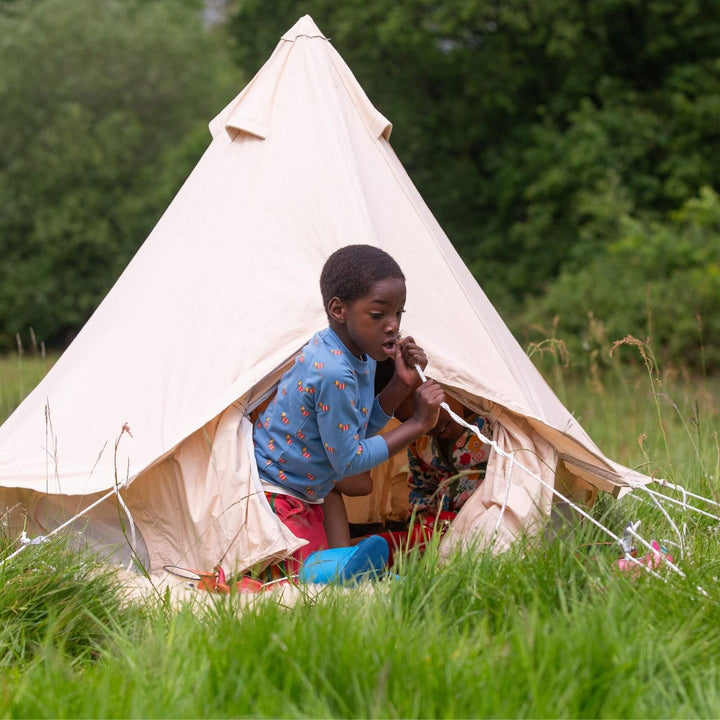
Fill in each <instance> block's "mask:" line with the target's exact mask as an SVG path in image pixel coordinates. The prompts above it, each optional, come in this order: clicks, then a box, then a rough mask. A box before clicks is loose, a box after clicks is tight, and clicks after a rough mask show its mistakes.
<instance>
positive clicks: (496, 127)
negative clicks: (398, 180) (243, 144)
mask: <svg viewBox="0 0 720 720" xmlns="http://www.w3.org/2000/svg"><path fill="white" fill-rule="evenodd" d="M306 12H307V13H310V14H311V15H312V17H313V19H314V20H315V21H316V22H317V24H318V25H319V27H320V29H321V30H323V32H325V33H326V34H327V35H328V36H329V37H331V39H332V42H333V43H334V45H335V46H336V47H337V49H338V50H339V51H340V52H341V54H342V55H343V56H344V57H345V59H346V60H347V62H348V63H349V65H350V66H351V67H352V68H353V70H354V72H355V73H356V75H357V76H358V79H359V80H360V82H361V84H362V85H363V86H364V87H365V89H366V91H367V92H368V95H369V96H370V98H371V100H372V101H373V102H374V103H375V104H376V105H377V106H378V108H379V109H380V110H381V112H383V113H384V114H385V115H387V116H388V117H389V118H390V119H391V120H392V121H393V123H394V125H395V128H394V132H393V136H392V142H393V145H394V146H395V149H396V151H397V152H398V155H399V156H400V158H401V159H402V160H403V162H404V164H405V166H406V167H407V169H408V171H409V173H410V175H411V177H412V178H413V180H414V181H415V183H416V184H417V186H418V188H419V190H420V192H421V193H422V195H423V197H424V198H425V200H426V201H427V202H428V204H429V205H430V207H431V209H432V210H433V212H434V213H435V215H436V216H437V217H438V220H439V221H440V223H441V224H442V226H443V227H444V228H445V230H446V232H447V233H448V235H449V237H450V239H451V240H452V242H453V243H454V244H455V246H456V247H457V249H458V250H459V251H460V252H461V254H462V255H463V257H464V258H465V260H466V262H468V263H469V265H470V266H471V268H472V269H473V271H474V273H475V275H476V276H477V278H478V280H479V281H480V283H481V284H482V285H483V287H484V288H485V289H486V290H487V291H488V294H489V295H490V297H491V298H492V299H493V300H495V302H496V304H497V305H498V306H499V308H500V310H501V311H502V312H504V313H505V314H506V315H507V314H508V313H509V312H510V311H511V310H513V309H517V308H518V307H519V305H520V303H521V302H522V301H524V300H525V299H526V296H528V295H531V296H534V295H537V294H538V293H541V292H542V291H543V290H544V289H545V288H546V287H547V286H548V285H549V284H551V283H552V282H553V280H554V279H555V278H556V277H557V276H558V274H559V273H560V272H561V271H562V270H563V268H565V267H575V268H580V267H582V266H583V265H584V264H585V263H586V262H587V260H588V258H591V257H594V256H595V255H596V253H598V252H601V253H602V252H604V251H605V248H606V246H607V245H609V244H611V243H613V242H614V241H615V240H616V239H618V237H619V234H620V233H621V232H622V229H621V219H622V217H623V216H624V215H625V214H627V213H628V212H630V213H632V214H633V215H634V216H636V217H637V218H639V219H641V220H642V221H643V222H645V221H646V220H647V221H650V220H652V219H653V218H654V219H658V220H660V219H662V218H663V216H664V214H665V213H667V212H668V211H669V210H671V209H672V208H674V207H678V206H679V205H680V204H682V203H683V202H684V201H685V200H687V199H689V198H691V197H693V196H694V195H696V194H697V192H698V191H699V188H700V187H701V186H703V185H710V186H713V185H715V184H716V183H717V178H718V173H719V171H720V153H717V152H715V151H714V150H717V146H718V142H719V141H720V125H719V124H718V122H717V118H718V116H719V115H718V112H717V111H718V110H719V109H720V106H719V103H720V5H718V3H716V2H711V1H710V0H694V1H693V2H687V3H680V4H678V3H677V2H675V1H674V0H654V1H653V2H646V1H645V0H607V1H605V2H597V3H589V2H586V1H585V0H543V2H537V1H536V0H518V1H517V2H513V3H507V2H500V1H499V0H482V1H479V2H478V1H477V0H444V2H442V3H439V2H430V1H429V0H397V2H394V3H391V4H388V3H385V2H379V1H378V0H364V2H345V3H337V2H334V1H333V0H279V1H278V2H273V3H267V2H263V1H262V0H236V2H235V5H234V13H233V15H232V18H231V23H230V31H231V33H232V34H233V36H234V37H235V39H236V49H235V53H236V57H237V59H238V61H239V63H240V64H241V66H242V67H243V68H244V69H245V70H246V71H247V72H249V73H252V72H255V70H257V68H258V67H259V66H260V64H261V63H262V62H263V60H264V59H265V58H266V57H267V55H268V53H269V52H270V51H271V50H272V48H273V47H274V45H275V44H276V43H277V41H278V38H279V36H280V34H281V33H282V32H283V31H284V30H285V28H286V27H289V26H290V25H292V23H294V22H295V21H296V20H297V18H298V17H299V16H300V15H302V14H304V13H306Z"/></svg>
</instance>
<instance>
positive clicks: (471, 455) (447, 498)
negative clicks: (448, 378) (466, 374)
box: [395, 395, 492, 524]
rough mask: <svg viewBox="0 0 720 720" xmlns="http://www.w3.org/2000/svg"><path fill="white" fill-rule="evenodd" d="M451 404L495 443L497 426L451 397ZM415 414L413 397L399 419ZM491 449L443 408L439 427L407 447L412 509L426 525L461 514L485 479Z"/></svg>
mask: <svg viewBox="0 0 720 720" xmlns="http://www.w3.org/2000/svg"><path fill="white" fill-rule="evenodd" d="M446 402H447V404H448V406H449V407H450V409H451V410H452V411H453V412H454V413H455V414H456V415H459V416H460V417H461V418H463V419H464V420H465V421H466V422H467V423H468V424H469V425H474V426H475V427H477V428H478V430H480V432H481V433H482V434H483V435H484V436H485V437H487V438H488V439H492V425H491V424H490V422H489V420H488V419H487V418H486V417H484V416H483V415H480V414H478V413H474V412H472V411H469V410H468V409H467V408H466V407H465V406H463V405H462V403H460V402H459V401H458V400H455V398H453V397H451V396H449V395H448V396H447V399H446ZM412 412H413V398H412V396H409V397H408V398H407V399H406V400H404V401H403V402H402V403H401V404H400V405H399V406H398V408H397V409H396V411H395V417H397V418H398V419H400V420H402V419H403V418H407V417H409V416H410V415H412ZM490 449H491V448H490V446H489V445H487V444H485V443H483V442H482V441H481V440H480V438H479V437H478V436H477V435H475V433H473V432H472V431H471V430H468V429H467V428H465V427H463V426H462V425H460V424H459V423H456V422H455V421H454V420H453V419H452V418H451V417H450V414H449V413H448V412H447V411H446V410H445V409H444V408H441V410H440V413H439V415H438V420H437V423H436V424H435V426H434V427H433V428H432V429H431V430H430V431H429V432H428V433H427V434H425V435H423V436H422V437H420V438H418V439H417V440H415V441H413V442H411V443H410V444H409V446H408V450H407V453H408V467H409V472H408V487H409V497H408V500H409V511H410V512H411V513H412V512H414V513H415V514H416V515H417V516H419V517H420V518H421V519H422V520H423V521H424V522H425V523H426V524H428V523H431V522H432V521H433V520H434V518H436V517H441V513H443V514H444V515H443V516H442V517H445V518H448V519H449V518H450V517H452V516H454V515H455V514H457V512H458V511H459V510H460V508H461V507H462V506H463V505H464V504H465V502H466V501H467V499H468V498H469V497H470V496H471V495H472V494H473V493H474V492H475V490H476V489H477V488H478V486H479V485H480V484H481V483H482V481H483V480H484V479H485V472H486V470H487V463H488V457H489V454H490ZM448 514H449V515H448Z"/></svg>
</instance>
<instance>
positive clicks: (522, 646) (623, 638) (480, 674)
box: [0, 348, 720, 718]
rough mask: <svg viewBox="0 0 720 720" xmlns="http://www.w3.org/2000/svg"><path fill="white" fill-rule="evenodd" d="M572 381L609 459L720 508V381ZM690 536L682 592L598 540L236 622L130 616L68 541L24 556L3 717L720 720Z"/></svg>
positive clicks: (462, 563) (1, 604) (220, 605)
mask: <svg viewBox="0 0 720 720" xmlns="http://www.w3.org/2000/svg"><path fill="white" fill-rule="evenodd" d="M630 349H631V348H630ZM626 350H629V349H628V348H626ZM623 352H624V351H623ZM8 362H10V364H12V363H11V361H8ZM5 367H6V366H5V365H3V364H0V373H2V372H4V370H5ZM551 375H552V374H551ZM4 377H5V376H3V378H4ZM561 379H562V385H561V391H562V399H563V400H564V401H565V402H566V404H567V405H568V406H569V407H571V408H573V409H574V410H575V411H576V414H577V416H578V419H579V420H580V422H581V423H582V424H583V426H584V427H585V428H586V429H587V430H588V431H589V432H590V434H591V435H592V437H593V438H594V439H595V441H596V442H597V443H598V445H599V446H600V447H601V448H602V449H603V450H604V451H605V452H607V454H608V455H610V456H611V457H614V458H615V459H617V460H619V461H620V462H623V463H625V464H627V465H630V466H636V467H639V468H640V469H642V470H643V471H645V472H655V473H657V474H658V475H662V476H663V477H669V478H671V479H673V480H674V481H676V482H678V483H681V484H683V485H685V486H687V487H688V489H695V490H698V491H700V492H701V493H704V494H708V492H716V491H717V482H718V467H719V465H720V460H719V457H720V453H718V444H717V437H718V429H719V428H720V417H719V409H718V405H717V403H718V401H717V398H718V397H720V394H718V390H720V381H718V379H716V378H701V379H698V380H693V379H692V378H688V377H685V376H683V374H682V373H680V372H671V371H664V372H663V373H660V372H659V371H658V370H657V369H655V368H653V370H652V371H651V372H649V373H648V368H647V366H645V365H644V364H643V363H640V364H638V366H637V367H636V368H632V367H628V366H627V365H624V366H622V367H612V366H611V367H608V368H605V369H604V370H603V371H602V372H597V373H592V372H590V373H587V374H586V375H583V376H577V375H573V374H572V373H571V372H569V371H562V373H561ZM553 384H554V385H555V387H560V386H559V385H557V384H556V383H555V381H553ZM4 386H5V380H4V381H3V387H4ZM593 514H594V516H595V517H597V518H598V519H599V520H601V521H602V522H603V523H604V524H605V525H606V526H608V527H610V528H611V529H613V531H615V532H617V533H619V532H620V531H621V530H622V527H623V526H624V523H625V522H627V520H629V519H633V520H634V519H638V518H641V519H642V522H643V525H642V530H643V531H644V532H643V534H644V535H645V536H647V537H656V538H658V539H661V540H663V541H672V540H673V539H674V531H673V530H672V529H671V528H670V526H669V525H668V523H667V521H666V519H665V518H664V517H663V515H662V514H661V513H660V512H659V511H658V509H657V508H656V507H655V506H654V505H652V504H651V503H648V502H647V501H644V500H642V498H640V496H638V498H635V497H634V496H630V497H627V498H624V499H623V500H621V501H612V500H611V499H609V498H607V497H603V498H602V500H601V501H600V502H598V503H597V504H596V506H595V507H594V509H593ZM683 523H685V530H686V543H687V545H686V548H685V557H684V558H683V559H682V560H679V561H678V562H679V564H680V566H681V568H682V570H683V571H684V572H685V574H686V577H684V578H683V577H679V576H677V575H674V574H665V575H664V577H665V580H666V581H665V582H664V581H662V580H658V579H656V578H653V577H650V576H648V575H644V574H643V575H641V576H639V577H637V578H633V577H631V576H628V575H624V574H621V573H619V572H617V571H616V570H615V569H614V560H615V559H616V558H617V553H616V550H615V548H614V547H613V546H608V545H603V544H600V543H601V542H602V541H605V540H606V538H605V537H604V536H603V535H602V534H601V533H600V531H599V530H597V529H596V528H595V527H593V526H591V525H584V526H582V527H577V528H575V529H574V530H572V531H571V532H567V533H563V534H561V535H560V536H558V537H557V538H556V539H555V540H553V541H550V540H546V539H543V540H541V539H540V538H537V539H535V540H533V541H528V542H525V543H519V544H518V545H517V546H516V547H514V548H513V549H512V550H511V551H510V552H508V553H505V554H503V555H502V556H499V557H492V556H490V555H488V554H486V553H476V552H467V553H464V554H462V555H458V556H456V557H454V558H452V559H451V560H450V561H449V562H448V563H446V564H444V565H438V563H437V557H436V548H431V549H430V551H429V552H428V553H427V554H426V555H425V556H424V557H422V558H421V557H417V556H410V557H409V558H408V559H407V560H406V561H405V562H404V563H403V564H402V565H401V566H400V567H399V568H398V569H397V571H398V576H399V577H398V579H395V580H393V579H388V580H383V581H382V582H379V583H377V584H375V585H374V586H366V587H364V588H360V589H358V590H355V591H350V592H347V591H342V590H338V589H334V588H330V589H328V591H327V592H325V593H323V595H322V596H321V597H320V598H317V597H310V596H307V597H304V598H301V600H300V601H299V602H298V604H297V605H296V606H295V607H294V608H293V609H291V610H290V609H287V608H284V607H282V606H281V605H279V604H278V603H276V602H272V601H270V602H267V601H265V602H263V601H262V600H261V601H259V602H257V603H256V604H254V605H252V606H251V607H250V608H247V609H245V610H243V611H240V607H239V605H240V603H239V599H238V598H237V597H236V596H230V597H229V598H218V600H217V602H216V603H214V604H211V605H210V606H209V607H208V608H207V609H206V610H204V611H202V612H200V611H197V610H196V611H193V610H191V609H190V608H184V609H182V610H179V611H178V610H173V609H171V607H170V605H169V603H168V601H167V599H162V598H154V599H151V600H148V601H147V603H145V604H143V605H140V606H138V605H133V606H128V605H127V604H126V603H125V602H123V600H122V597H121V592H120V591H121V588H120V587H119V586H118V583H117V582H116V581H114V579H113V576H112V575H110V574H108V573H107V568H105V567H104V566H103V565H102V564H100V563H98V561H97V560H94V559H93V558H92V557H90V556H87V555H78V554H77V553H74V554H73V553H68V552H66V551H65V550H64V548H63V545H62V541H58V542H54V543H50V544H47V545H43V546H39V547H32V548H28V549H27V551H26V552H25V553H23V554H22V555H20V556H19V557H18V558H16V559H14V560H13V561H11V563H9V564H8V565H7V566H6V567H4V568H3V569H2V571H1V572H0V616H1V617H2V623H0V625H1V627H2V630H0V666H2V669H3V670H2V672H1V673H0V714H2V715H3V716H11V717H37V718H44V717H107V718H114V717H152V718H156V717H157V718H161V717H162V718H166V717H173V718H195V717H303V718H304V717H338V718H355V717H392V718H401V717H408V718H410V717H412V718H415V717H439V718H445V717H448V718H451V717H452V718H457V717H513V718H545V717H552V718H555V717H593V718H596V717H643V718H661V717H678V718H683V717H688V718H695V717H718V716H720V673H719V672H718V669H719V668H718V663H719V660H718V658H720V586H719V584H718V577H720V551H718V539H719V536H720V531H718V526H717V523H716V522H715V521H713V520H711V519H709V518H702V517H698V516H690V515H689V514H688V515H685V516H682V515H681V516H680V520H679V526H680V527H682V524H683ZM10 540H12V539H11V538H6V540H5V552H7V551H8V550H9V549H10V547H11V545H10ZM673 552H674V554H677V553H676V552H675V549H674V548H673ZM676 559H677V558H676ZM698 586H700V587H702V588H703V589H704V590H705V591H706V592H707V596H705V595H702V594H701V593H700V592H699V591H698V589H697V588H698Z"/></svg>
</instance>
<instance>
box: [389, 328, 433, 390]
mask: <svg viewBox="0 0 720 720" xmlns="http://www.w3.org/2000/svg"><path fill="white" fill-rule="evenodd" d="M427 363H428V359H427V355H425V351H424V350H423V349H422V348H421V347H420V346H419V345H417V344H416V343H415V340H413V338H412V337H410V336H408V337H404V338H401V339H400V340H399V341H398V343H397V345H396V347H395V375H396V376H397V378H398V380H400V381H401V382H402V383H403V384H404V385H407V386H408V387H412V386H413V385H415V383H416V382H417V380H418V374H417V370H415V366H416V365H419V366H420V368H421V369H423V370H424V369H425V368H426V367H427Z"/></svg>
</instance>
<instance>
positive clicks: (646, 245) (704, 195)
mask: <svg viewBox="0 0 720 720" xmlns="http://www.w3.org/2000/svg"><path fill="white" fill-rule="evenodd" d="M619 225H620V232H619V238H618V239H617V240H616V241H614V242H613V243H611V244H610V245H609V246H608V247H607V249H606V252H605V253H603V254H599V255H598V256H597V257H595V258H594V259H589V260H588V262H587V263H586V264H584V265H583V266H582V267H578V268H572V269H570V268H569V269H566V270H564V271H563V272H562V273H561V274H560V276H559V278H558V279H557V281H556V282H555V283H554V284H553V285H552V286H551V287H550V289H549V290H548V292H547V293H546V294H545V295H544V296H543V297H542V298H541V299H539V300H538V301H536V302H535V303H533V304H531V305H528V307H527V309H526V311H525V314H524V316H523V323H522V324H523V326H524V327H526V328H533V327H538V328H539V329H540V334H541V336H543V337H544V336H547V334H548V332H547V329H548V328H549V327H550V326H551V325H553V324H555V325H556V330H555V333H556V334H557V337H559V338H561V339H562V340H563V341H564V342H565V343H566V345H567V346H568V348H569V349H570V353H571V357H572V358H573V359H574V361H575V364H576V365H578V366H580V367H582V366H583V365H584V364H586V362H590V361H591V359H592V358H595V357H599V358H600V359H603V358H604V359H605V360H606V361H607V360H609V358H608V356H607V347H606V344H607V340H608V339H610V340H618V339H621V338H623V337H625V336H626V335H633V336H634V337H636V338H638V339H642V340H647V341H648V342H649V343H650V345H651V346H652V347H653V349H654V351H655V354H656V355H657V356H658V358H659V359H661V360H662V361H663V362H664V363H668V362H670V363H674V364H682V365H684V366H686V367H690V368H694V369H696V370H703V371H712V370H717V369H718V368H720V345H718V343H717V341H716V339H717V338H718V337H719V336H720V312H718V308H720V196H719V195H718V194H717V193H716V192H715V191H714V190H712V189H711V188H709V187H705V188H702V190H701V191H700V193H699V195H698V196H697V197H694V198H691V199H690V200H687V201H686V202H685V203H683V205H682V206H681V208H680V209H679V210H676V211H672V212H670V213H668V214H667V216H666V217H665V218H664V219H662V220H652V221H644V222H642V221H639V220H638V219H636V218H633V217H630V216H629V215H626V216H624V217H622V218H621V219H620V222H619ZM599 327H602V328H603V332H602V333H599V332H598V328H599Z"/></svg>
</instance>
